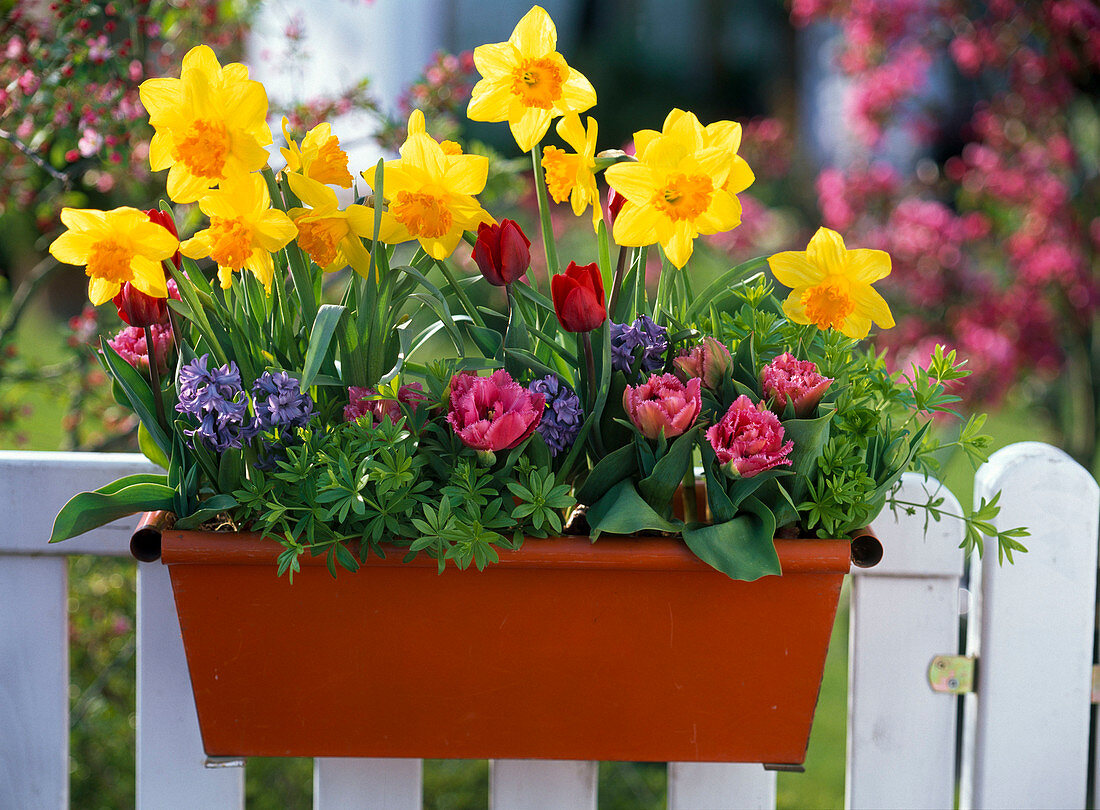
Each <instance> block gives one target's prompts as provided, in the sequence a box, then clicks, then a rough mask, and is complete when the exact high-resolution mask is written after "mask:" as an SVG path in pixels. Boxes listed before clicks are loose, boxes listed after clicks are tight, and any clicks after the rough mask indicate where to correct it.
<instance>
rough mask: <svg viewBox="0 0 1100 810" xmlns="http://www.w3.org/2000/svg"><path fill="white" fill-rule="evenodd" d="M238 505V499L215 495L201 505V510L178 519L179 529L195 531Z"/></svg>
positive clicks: (230, 496)
mask: <svg viewBox="0 0 1100 810" xmlns="http://www.w3.org/2000/svg"><path fill="white" fill-rule="evenodd" d="M236 505H237V499H236V498H234V497H233V496H232V495H224V494H223V495H214V496H212V497H210V498H207V499H206V500H205V501H202V502H200V503H199V508H198V509H196V510H195V511H194V512H192V513H191V514H189V515H186V516H185V517H181V518H177V519H176V523H175V527H176V528H177V529H195V528H198V527H199V526H201V525H202V524H203V523H205V522H206V521H208V520H210V518H212V517H217V516H218V515H219V514H221V513H222V512H226V511H228V510H230V509H232V508H233V507H234V506H236Z"/></svg>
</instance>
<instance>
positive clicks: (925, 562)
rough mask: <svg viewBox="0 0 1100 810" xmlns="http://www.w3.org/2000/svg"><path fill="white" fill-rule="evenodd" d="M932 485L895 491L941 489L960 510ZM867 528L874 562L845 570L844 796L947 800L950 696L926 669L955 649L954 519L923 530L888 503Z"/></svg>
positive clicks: (907, 481)
mask: <svg viewBox="0 0 1100 810" xmlns="http://www.w3.org/2000/svg"><path fill="white" fill-rule="evenodd" d="M939 486H940V485H939V484H938V482H936V481H935V480H934V479H925V478H923V477H921V476H917V475H913V474H907V475H906V476H905V478H904V479H903V480H902V486H901V490H900V491H899V493H898V499H899V500H903V501H911V502H916V503H923V502H925V501H926V499H927V496H926V492H935V491H936V490H937V489H939V492H938V495H939V496H942V497H944V499H945V501H944V504H943V508H944V509H945V510H948V511H952V512H954V513H956V514H958V511H959V504H958V501H957V500H955V497H954V496H953V495H952V494H951V493H950V492H948V491H947V490H944V489H940V488H939ZM873 528H874V529H875V531H876V532H877V534H878V536H879V537H880V538H881V541H882V545H883V558H882V562H880V563H879V564H878V565H877V566H876V567H874V568H868V569H859V568H853V569H852V607H851V619H850V622H851V625H850V627H851V631H850V636H849V647H850V652H849V659H848V671H849V679H848V703H849V705H848V772H847V779H846V780H845V782H846V796H845V804H846V806H847V807H849V808H887V807H892V808H903V807H905V808H920V807H928V808H941V807H951V806H952V805H953V803H954V797H955V722H956V708H957V701H956V700H955V699H952V697H951V696H948V695H942V694H936V693H934V692H933V691H932V690H931V688H930V687H929V684H928V680H927V675H926V673H927V671H928V664H929V661H930V660H931V658H932V656H934V655H938V654H947V655H950V654H954V653H956V652H957V651H958V645H959V613H958V598H959V596H958V594H959V578H960V577H961V576H962V572H963V553H962V550H961V549H959V543H960V541H961V540H962V537H963V531H962V526H961V524H960V523H959V522H958V521H954V520H950V519H944V520H943V521H941V522H939V523H931V524H930V525H929V526H928V531H927V533H925V518H924V515H923V514H922V513H920V512H918V513H917V514H915V515H907V514H905V513H904V512H903V511H901V510H899V511H898V513H897V515H895V514H894V513H892V512H891V511H889V510H887V511H885V512H883V513H882V514H881V515H880V516H879V518H878V519H877V520H876V521H875V523H874V526H873Z"/></svg>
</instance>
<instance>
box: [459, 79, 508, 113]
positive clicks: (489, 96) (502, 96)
mask: <svg viewBox="0 0 1100 810" xmlns="http://www.w3.org/2000/svg"><path fill="white" fill-rule="evenodd" d="M511 108H512V94H511V93H510V92H509V91H508V82H500V81H496V80H492V79H482V80H481V81H479V82H478V83H477V84H475V85H474V89H473V91H472V92H471V93H470V104H469V105H468V106H467V107H466V116H467V117H468V118H469V119H470V120H471V121H489V122H494V121H507V120H508V112H509V110H511Z"/></svg>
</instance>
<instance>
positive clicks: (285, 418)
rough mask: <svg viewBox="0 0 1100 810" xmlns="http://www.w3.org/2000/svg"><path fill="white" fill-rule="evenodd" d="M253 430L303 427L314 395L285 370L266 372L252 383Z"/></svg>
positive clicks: (311, 411)
mask: <svg viewBox="0 0 1100 810" xmlns="http://www.w3.org/2000/svg"><path fill="white" fill-rule="evenodd" d="M252 402H253V406H254V407H255V409H256V425H255V426H256V429H257V430H271V429H272V428H275V427H305V426H306V425H307V424H309V420H310V419H311V418H312V417H313V397H311V396H310V395H309V394H307V393H305V392H303V391H302V390H301V385H300V383H299V382H298V380H296V379H294V378H293V377H291V376H290V375H289V374H287V373H286V372H285V371H280V372H277V373H275V374H272V373H271V372H270V371H265V372H264V373H263V374H261V375H260V377H259V378H258V379H257V380H256V382H255V384H254V385H253V386H252Z"/></svg>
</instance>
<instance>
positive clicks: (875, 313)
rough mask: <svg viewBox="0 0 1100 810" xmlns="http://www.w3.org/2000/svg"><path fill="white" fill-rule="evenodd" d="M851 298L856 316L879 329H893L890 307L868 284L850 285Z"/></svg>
mask: <svg viewBox="0 0 1100 810" xmlns="http://www.w3.org/2000/svg"><path fill="white" fill-rule="evenodd" d="M851 296H852V300H853V301H854V302H855V305H856V310H855V314H856V315H859V316H861V317H867V318H870V319H871V320H873V321H874V322H875V323H876V324H878V326H879V328H880V329H892V328H893V327H894V316H893V315H892V314H891V313H890V305H889V304H887V303H886V299H885V298H883V297H882V296H881V295H880V294H879V292H878V290H876V289H875V288H874V287H872V286H871V285H869V284H858V283H856V284H852V292H851Z"/></svg>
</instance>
